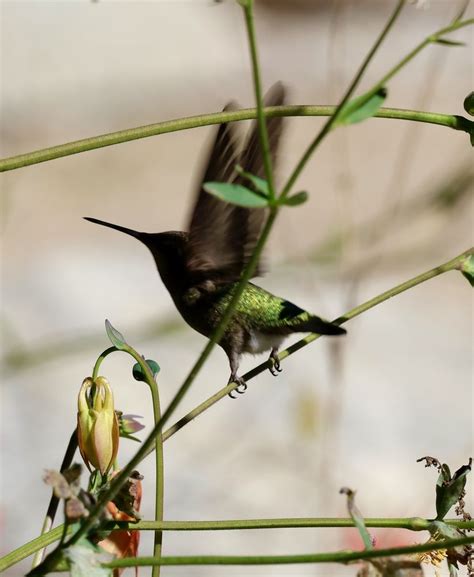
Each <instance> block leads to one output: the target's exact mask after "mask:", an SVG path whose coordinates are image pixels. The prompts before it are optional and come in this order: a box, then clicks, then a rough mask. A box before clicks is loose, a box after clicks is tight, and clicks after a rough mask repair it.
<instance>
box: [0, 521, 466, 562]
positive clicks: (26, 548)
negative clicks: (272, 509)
mask: <svg viewBox="0 0 474 577" xmlns="http://www.w3.org/2000/svg"><path fill="white" fill-rule="evenodd" d="M364 522H365V524H366V526H367V527H371V528H386V529H387V528H388V529H407V530H410V531H429V529H430V527H431V524H432V521H430V520H428V519H423V518H421V517H408V518H404V517H401V518H378V517H372V518H366V519H364ZM444 522H445V523H446V524H447V525H449V526H451V527H456V528H457V529H462V530H472V529H474V521H460V520H458V519H445V520H444ZM353 526H354V522H353V521H352V519H349V518H348V519H343V518H340V517H320V518H318V517H316V518H287V519H228V520H225V521H161V522H157V521H146V520H143V521H139V522H138V523H113V526H111V527H110V530H111V531H120V530H123V529H127V530H131V529H133V530H136V531H156V530H161V531H234V530H254V529H257V530H258V529H311V528H313V529H315V528H327V529H329V528H342V527H353ZM62 531H63V525H60V526H58V527H55V528H54V529H52V530H51V531H49V532H48V533H45V534H44V535H41V536H39V537H36V538H35V539H33V540H32V541H30V542H28V543H25V544H24V545H22V546H21V547H18V548H17V549H15V550H14V551H11V552H10V553H8V554H7V555H5V556H4V557H2V558H0V572H2V571H5V570H6V569H8V568H9V567H12V566H13V565H15V564H16V563H19V562H20V561H22V560H23V559H26V557H29V556H30V555H32V554H33V553H34V552H35V551H37V550H39V549H42V548H44V547H47V546H48V545H51V544H52V543H54V542H55V541H57V540H58V539H59V538H60V537H61V534H62Z"/></svg>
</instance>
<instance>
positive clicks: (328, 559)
mask: <svg viewBox="0 0 474 577" xmlns="http://www.w3.org/2000/svg"><path fill="white" fill-rule="evenodd" d="M471 543H474V535H471V536H469V537H460V538H459V539H444V540H442V541H436V542H435V541H430V542H428V543H422V544H419V545H412V546H410V545H407V546H404V547H391V548H390V549H370V550H367V549H364V550H363V551H336V552H333V553H309V554H303V555H241V556H239V555H229V556H223V555H195V556H186V557H178V556H176V557H162V558H161V559H159V560H158V559H154V558H153V557H137V558H128V559H117V560H115V561H111V562H110V563H104V564H103V566H104V567H109V568H118V567H147V566H150V565H154V564H155V563H158V562H159V563H161V564H162V565H283V564H299V563H349V562H351V561H362V560H364V559H378V558H380V557H391V556H393V555H413V554H416V553H424V552H426V551H438V550H440V549H447V548H450V549H452V548H453V547H459V546H462V545H469V544H471Z"/></svg>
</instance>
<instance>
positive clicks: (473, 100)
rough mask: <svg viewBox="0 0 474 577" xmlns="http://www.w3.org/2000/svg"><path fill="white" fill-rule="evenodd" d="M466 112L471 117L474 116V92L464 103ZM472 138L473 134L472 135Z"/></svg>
mask: <svg viewBox="0 0 474 577" xmlns="http://www.w3.org/2000/svg"><path fill="white" fill-rule="evenodd" d="M463 106H464V110H465V111H466V112H467V113H468V114H469V115H470V116H474V92H471V93H470V94H468V95H467V96H466V98H465V99H464V102H463ZM471 136H472V134H471Z"/></svg>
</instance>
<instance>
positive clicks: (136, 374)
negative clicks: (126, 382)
mask: <svg viewBox="0 0 474 577" xmlns="http://www.w3.org/2000/svg"><path fill="white" fill-rule="evenodd" d="M145 363H146V364H147V365H148V366H149V367H150V370H151V372H152V373H153V376H154V377H156V375H157V374H158V373H159V372H160V365H159V364H158V363H157V362H156V361H154V360H152V359H146V360H145ZM132 374H133V378H134V379H135V380H136V381H143V382H145V383H146V378H145V374H144V372H143V370H142V368H141V366H140V364H139V363H136V364H135V365H133V369H132Z"/></svg>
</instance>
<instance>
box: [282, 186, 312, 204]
mask: <svg viewBox="0 0 474 577" xmlns="http://www.w3.org/2000/svg"><path fill="white" fill-rule="evenodd" d="M307 200H308V193H307V192H306V191H304V190H302V191H301V192H296V193H295V194H293V195H291V196H287V197H286V198H285V200H284V202H283V204H287V205H288V206H298V205H299V204H303V203H304V202H306V201H307Z"/></svg>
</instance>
